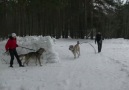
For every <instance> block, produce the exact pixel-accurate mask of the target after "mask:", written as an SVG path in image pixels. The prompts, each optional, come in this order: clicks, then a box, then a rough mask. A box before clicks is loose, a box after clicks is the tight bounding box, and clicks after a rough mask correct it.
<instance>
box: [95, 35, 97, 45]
mask: <svg viewBox="0 0 129 90" xmlns="http://www.w3.org/2000/svg"><path fill="white" fill-rule="evenodd" d="M96 39H97V35H96V36H95V44H96Z"/></svg>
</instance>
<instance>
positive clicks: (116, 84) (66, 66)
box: [0, 40, 129, 90]
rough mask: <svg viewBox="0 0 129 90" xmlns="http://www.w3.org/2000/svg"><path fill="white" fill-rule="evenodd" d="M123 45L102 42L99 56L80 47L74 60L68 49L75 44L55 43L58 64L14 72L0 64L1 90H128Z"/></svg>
mask: <svg viewBox="0 0 129 90" xmlns="http://www.w3.org/2000/svg"><path fill="white" fill-rule="evenodd" d="M81 41H82V42H85V40H81ZM122 41H123V43H120V42H121V40H118V41H117V40H105V41H104V45H103V46H104V47H103V50H102V52H101V53H99V54H98V53H97V54H95V53H94V50H93V48H92V47H91V46H90V45H88V44H81V45H80V47H81V56H80V57H79V58H77V59H73V55H72V53H71V52H70V51H69V50H68V46H69V45H71V44H75V43H76V40H57V42H56V44H55V49H56V51H57V52H58V53H59V57H60V62H59V63H52V64H44V65H43V66H42V67H40V66H35V65H30V66H28V67H24V68H19V67H18V66H16V67H14V68H13V69H12V68H8V65H7V64H0V90H129V60H128V58H129V56H127V54H128V53H129V46H128V45H129V43H128V41H126V40H122ZM90 42H91V43H92V45H94V46H95V48H97V47H96V45H95V44H94V43H93V41H90ZM114 42H115V43H114ZM109 43H110V45H109ZM116 43H117V44H116Z"/></svg>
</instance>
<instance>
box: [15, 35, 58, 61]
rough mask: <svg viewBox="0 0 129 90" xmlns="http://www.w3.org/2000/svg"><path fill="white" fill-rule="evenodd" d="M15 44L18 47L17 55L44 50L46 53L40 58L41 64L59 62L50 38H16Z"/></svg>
mask: <svg viewBox="0 0 129 90" xmlns="http://www.w3.org/2000/svg"><path fill="white" fill-rule="evenodd" d="M17 43H18V45H19V47H18V48H17V52H18V54H25V53H28V52H33V51H37V50H38V49H39V48H44V49H45V50H46V52H45V53H43V55H42V56H41V58H42V59H43V62H46V63H55V62H59V57H58V53H57V52H56V51H55V50H54V42H53V39H52V38H51V37H50V36H45V37H43V36H26V37H17ZM22 47H25V48H22ZM26 48H28V49H26Z"/></svg>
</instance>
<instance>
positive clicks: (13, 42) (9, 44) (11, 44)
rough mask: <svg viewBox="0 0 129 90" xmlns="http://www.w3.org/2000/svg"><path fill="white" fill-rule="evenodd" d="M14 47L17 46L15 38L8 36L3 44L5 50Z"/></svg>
mask: <svg viewBox="0 0 129 90" xmlns="http://www.w3.org/2000/svg"><path fill="white" fill-rule="evenodd" d="M16 47H18V45H17V42H16V38H13V37H11V36H10V37H9V40H8V41H7V43H6V45H5V49H6V51H8V50H9V49H15V48H16Z"/></svg>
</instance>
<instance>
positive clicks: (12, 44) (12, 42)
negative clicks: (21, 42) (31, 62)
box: [5, 33, 24, 67]
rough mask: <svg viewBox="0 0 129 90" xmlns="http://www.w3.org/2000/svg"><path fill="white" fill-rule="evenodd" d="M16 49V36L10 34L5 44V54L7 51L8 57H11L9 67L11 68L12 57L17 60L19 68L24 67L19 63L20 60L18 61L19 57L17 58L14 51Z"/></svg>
mask: <svg viewBox="0 0 129 90" xmlns="http://www.w3.org/2000/svg"><path fill="white" fill-rule="evenodd" d="M16 47H18V45H17V41H16V34H15V33H12V36H10V37H9V40H8V41H7V43H6V45H5V49H6V52H8V51H9V53H10V57H11V60H10V67H13V61H14V56H15V57H16V59H17V62H18V64H19V67H24V66H23V65H22V63H21V60H20V59H19V56H18V54H17V51H16Z"/></svg>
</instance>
